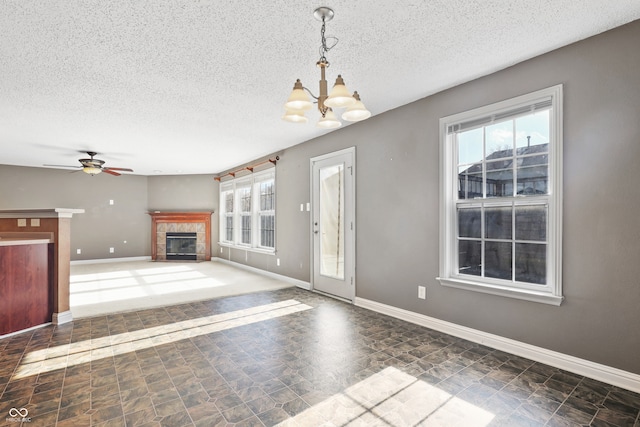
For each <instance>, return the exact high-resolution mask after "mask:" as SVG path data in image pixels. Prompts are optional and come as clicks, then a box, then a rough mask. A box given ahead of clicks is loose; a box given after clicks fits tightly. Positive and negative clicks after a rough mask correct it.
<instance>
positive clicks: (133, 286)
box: [70, 261, 294, 319]
mask: <svg viewBox="0 0 640 427" xmlns="http://www.w3.org/2000/svg"><path fill="white" fill-rule="evenodd" d="M292 286H294V285H293V284H291V283H289V282H285V281H282V280H278V279H275V278H272V277H268V276H263V275H260V274H256V273H252V272H250V271H247V270H243V269H240V268H237V267H234V266H231V265H228V264H224V263H221V262H213V261H211V262H209V261H205V262H153V261H128V262H114V263H97V264H74V265H72V266H71V278H70V290H71V295H70V305H71V313H72V314H73V317H74V319H77V318H81V317H90V316H99V315H104V314H110V313H118V312H122V311H131V310H140V309H145V308H151V307H160V306H165V305H173V304H181V303H184V302H191V301H199V300H205V299H211V298H217V297H222V296H229V295H239V294H246V293H251V292H259V291H265V290H273V289H282V288H288V287H292Z"/></svg>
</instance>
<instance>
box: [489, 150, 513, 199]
mask: <svg viewBox="0 0 640 427" xmlns="http://www.w3.org/2000/svg"><path fill="white" fill-rule="evenodd" d="M512 196H513V158H509V159H506V160H498V161H495V162H487V197H512Z"/></svg>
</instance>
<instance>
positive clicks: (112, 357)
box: [0, 288, 640, 427]
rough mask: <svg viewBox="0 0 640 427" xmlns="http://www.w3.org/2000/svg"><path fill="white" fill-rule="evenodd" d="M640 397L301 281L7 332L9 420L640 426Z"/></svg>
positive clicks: (5, 415) (2, 364)
mask: <svg viewBox="0 0 640 427" xmlns="http://www.w3.org/2000/svg"><path fill="white" fill-rule="evenodd" d="M639 412H640V395H639V394H636V393H632V392H630V391H625V390H623V389H620V388H617V387H614V386H611V385H607V384H604V383H601V382H598V381H594V380H591V379H587V378H583V377H581V376H578V375H575V374H571V373H569V372H564V371H560V370H558V369H556V368H552V367H549V366H546V365H542V364H539V363H535V362H532V361H531V360H527V359H523V358H520V357H516V356H513V355H510V354H507V353H503V352H501V351H496V350H493V349H491V348H487V347H483V346H481V345H478V344H474V343H471V342H468V341H465V340H462V339H458V338H455V337H452V336H449V335H445V334H442V333H439V332H436V331H433V330H429V329H426V328H423V327H419V326H416V325H413V324H410V323H406V322H403V321H400V320H397V319H393V318H390V317H387V316H384V315H381V314H378V313H375V312H371V311H367V310H364V309H361V308H358V307H354V306H352V305H348V304H345V303H343V302H340V301H336V300H334V299H331V298H327V297H324V296H320V295H317V294H314V293H311V292H307V291H303V290H300V289H296V288H294V289H283V290H276V291H270V292H262V293H254V294H247V295H241V296H232V297H225V298H219V299H214V300H209V301H202V302H194V303H187V304H182V305H176V306H170V307H164V308H155V309H146V310H141V311H136V312H130V313H124V314H114V315H107V316H101V317H93V318H86V319H80V320H77V321H74V322H73V323H70V324H67V325H61V326H60V327H53V326H50V327H45V328H41V329H38V330H35V331H32V332H27V333H24V334H20V335H16V336H13V337H10V338H6V339H4V340H0V414H2V415H0V425H11V426H18V425H22V426H58V427H63V426H81V427H84V426H125V425H126V426H175V427H179V426H193V425H195V426H206V427H212V426H228V425H237V426H263V425H264V426H272V425H285V426H321V425H322V426H345V425H354V426H415V425H424V426H455V427H458V426H461V427H467V426H483V427H484V426H509V427H513V426H543V425H546V426H581V425H592V426H631V427H640V420H639ZM21 417H24V418H25V419H24V421H23V422H22V423H21V422H20V418H21Z"/></svg>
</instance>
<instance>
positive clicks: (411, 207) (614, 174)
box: [274, 21, 640, 374]
mask: <svg viewBox="0 0 640 427" xmlns="http://www.w3.org/2000/svg"><path fill="white" fill-rule="evenodd" d="M638 40H640V21H636V22H634V23H632V24H629V25H626V26H624V27H621V28H618V29H615V30H613V31H610V32H607V33H604V34H601V35H599V36H596V37H593V38H591V39H588V40H585V41H582V42H579V43H577V44H574V45H571V46H568V47H565V48H562V49H559V50H557V51H554V52H551V53H548V54H545V55H543V56H540V57H537V58H535V59H532V60H530V61H527V62H524V63H521V64H518V65H516V66H513V67H511V68H509V69H506V70H503V71H500V72H498V73H495V74H492V75H490V76H486V77H483V78H480V79H478V80H475V81H473V82H470V83H467V84H464V85H461V86H458V87H455V88H452V89H449V90H446V91H444V92H441V93H439V94H436V95H434V96H430V97H427V98H425V99H422V100H419V101H417V102H415V103H412V104H410V105H406V106H404V107H401V108H398V109H396V110H393V111H390V112H387V113H384V114H381V115H378V116H375V117H373V118H372V119H369V120H367V121H366V122H362V123H357V124H354V125H351V126H349V127H346V128H344V129H341V130H338V131H336V132H332V133H330V134H328V135H326V136H324V137H321V138H318V139H316V140H313V141H310V142H307V143H305V144H302V145H299V146H296V147H293V148H291V149H288V150H286V151H285V152H284V153H283V155H282V156H281V161H280V162H279V163H278V169H277V191H278V198H277V203H278V205H277V208H278V234H277V239H278V240H277V242H278V256H279V257H280V258H281V262H282V264H281V267H279V268H278V267H276V268H274V270H275V271H277V272H279V273H281V274H285V275H288V276H291V277H295V278H298V279H300V280H305V281H309V257H310V249H309V245H310V242H309V236H310V229H309V216H308V213H306V212H304V213H301V212H300V211H299V205H300V203H302V202H306V201H309V198H310V195H309V158H310V157H312V156H316V155H319V154H324V153H328V152H331V151H335V150H338V149H342V148H346V147H350V146H356V151H357V153H356V158H357V196H356V205H357V207H356V209H357V244H356V251H357V256H356V258H357V265H356V268H357V288H356V295H357V296H358V297H361V298H366V299H369V300H373V301H377V302H381V303H384V304H388V305H391V306H395V307H399V308H402V309H406V310H410V311H413V312H417V313H422V314H425V315H428V316H432V317H435V318H438V319H442V320H446V321H449V322H453V323H456V324H460V325H464V326H468V327H471V328H475V329H478V330H481V331H486V332H489V333H492V334H497V335H500V336H504V337H507V338H511V339H515V340H518V341H522V342H525V343H529V344H533V345H536V346H540V347H544V348H547V349H551V350H555V351H559V352H562V353H566V354H570V355H573V356H576V357H580V358H584V359H587V360H591V361H594V362H598V363H602V364H605V365H609V366H613V367H616V368H620V369H624V370H627V371H630V372H634V373H637V374H640V358H639V357H638V354H640V333H638V331H637V328H638V325H639V324H640V285H639V284H638V278H639V277H640V262H638V261H637V254H638V253H640V227H638V225H637V218H636V217H637V213H638V212H640V186H639V185H637V183H638V162H639V161H640V129H639V125H638V122H639V120H638V117H639V114H640V73H639V72H638V70H640V49H638V47H637V43H638ZM425 78H428V76H425ZM559 83H562V84H564V204H563V207H564V221H563V225H564V236H563V238H564V250H563V260H564V261H563V271H564V295H565V297H566V300H565V302H564V303H563V304H562V306H560V307H555V306H551V305H546V304H539V303H533V302H526V301H520V300H514V299H509V298H504V297H497V296H491V295H485V294H480V293H475V292H470V291H464V290H459V289H453V288H445V287H442V286H441V285H440V284H439V283H438V282H437V281H436V280H435V278H436V277H437V276H438V262H439V253H438V249H439V247H438V230H439V221H438V208H439V199H438V197H439V196H438V190H439V186H440V183H439V164H438V162H439V157H438V156H439V139H438V138H439V133H438V120H439V119H440V118H441V117H444V116H447V115H450V114H454V113H458V112H461V111H466V110H469V109H472V108H475V107H479V106H482V105H486V104H490V103H493V102H497V101H500V100H503V99H508V98H511V97H514V96H518V95H522V94H525V93H528V92H531V91H534V90H538V89H542V88H545V87H549V86H553V85H556V84H559ZM418 285H425V286H427V300H426V301H423V300H419V299H418V298H417V286H418Z"/></svg>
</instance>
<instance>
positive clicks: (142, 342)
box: [12, 300, 312, 381]
mask: <svg viewBox="0 0 640 427" xmlns="http://www.w3.org/2000/svg"><path fill="white" fill-rule="evenodd" d="M311 308H312V307H311V306H308V305H306V304H302V303H301V302H299V301H296V300H286V301H281V302H276V303H272V304H267V305H262V306H257V307H251V308H247V309H243V310H237V311H232V312H229V313H221V314H214V315H211V316H205V317H199V318H196V319H190V320H184V321H180V322H174V323H169V324H167V325H162V326H155V327H151V328H147V329H139V330H136V331H132V332H125V333H122V334H116V335H109V336H105V337H101V338H92V339H90V340H85V341H79V342H74V343H70V344H65V345H60V346H55V347H50V348H46V349H43V350H35V351H31V352H29V353H27V354H26V355H25V356H24V358H23V360H22V362H21V364H20V366H19V367H18V369H16V372H15V373H14V375H13V377H12V381H14V380H16V379H20V378H25V377H28V376H31V375H38V374H41V373H44V372H51V371H55V370H62V369H65V367H68V366H75V365H80V364H83V363H89V362H91V361H94V360H98V359H102V358H105V357H113V356H118V355H121V354H125V353H129V352H132V351H136V350H143V349H146V348H151V347H154V346H157V345H162V344H167V343H172V342H176V341H180V340H184V339H188V338H190V337H196V336H200V335H206V334H210V333H213V332H219V331H222V330H226V329H231V328H235V327H239V326H244V325H249V324H252V323H257V322H262V321H265V320H269V319H274V318H277V317H281V316H287V315H290V314H294V313H298V312H301V311H305V310H310V309H311Z"/></svg>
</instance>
